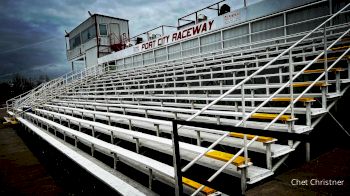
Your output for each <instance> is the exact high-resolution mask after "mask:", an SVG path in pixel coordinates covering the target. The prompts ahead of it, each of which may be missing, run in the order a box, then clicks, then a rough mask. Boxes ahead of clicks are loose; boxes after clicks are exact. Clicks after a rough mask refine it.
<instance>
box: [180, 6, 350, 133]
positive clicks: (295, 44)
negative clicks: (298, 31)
mask: <svg viewBox="0 0 350 196" xmlns="http://www.w3.org/2000/svg"><path fill="white" fill-rule="evenodd" d="M349 6H350V3H349V4H347V5H346V6H344V7H343V8H342V9H340V10H339V11H338V12H337V13H335V14H333V15H332V16H331V17H329V18H328V19H327V20H326V21H324V22H323V23H321V24H320V25H318V26H317V27H316V28H314V29H313V30H311V31H310V32H309V33H308V34H306V35H305V36H304V37H303V38H301V39H300V40H298V41H297V42H295V43H294V44H293V45H291V46H290V47H289V48H287V49H286V50H284V51H283V52H282V53H281V54H279V55H278V56H276V57H275V58H274V59H272V60H271V61H270V62H268V63H266V64H265V65H264V66H262V67H261V68H260V69H259V70H257V71H255V72H254V73H252V74H251V75H250V76H248V77H247V78H245V79H244V80H242V81H241V82H239V83H238V84H236V85H235V86H234V87H232V88H231V89H230V90H228V91H226V92H225V93H224V94H222V95H221V96H220V97H218V98H217V99H215V100H214V101H212V102H211V103H209V104H208V105H206V106H205V107H204V108H202V109H201V110H200V111H198V112H197V113H195V114H194V115H192V116H191V117H189V118H188V119H186V121H191V120H193V119H194V118H195V117H197V116H198V115H200V114H201V113H202V112H204V111H205V110H207V109H208V108H210V107H211V106H213V105H215V104H216V103H217V102H219V101H220V100H221V99H222V98H224V97H226V96H227V95H229V94H230V93H232V92H233V91H235V90H236V89H238V88H239V87H241V86H242V85H244V84H245V83H246V82H248V81H249V80H251V79H252V78H253V77H254V76H256V75H257V74H259V73H260V72H262V71H263V70H265V68H267V67H268V66H270V65H271V64H272V63H274V62H276V61H277V60H278V59H279V58H280V57H282V56H283V55H285V54H287V53H288V52H289V51H291V50H292V49H293V48H294V47H295V46H297V45H298V44H300V43H301V42H302V41H303V40H304V39H306V38H307V37H309V36H310V35H311V34H312V33H314V32H315V31H316V30H318V29H319V28H321V27H323V26H324V25H325V24H326V23H327V22H329V21H330V20H332V19H333V18H334V17H336V16H337V15H338V14H340V13H341V12H342V11H344V10H345V9H346V8H347V7H349ZM242 90H243V89H242ZM243 91H244V90H243ZM236 126H237V125H236ZM181 127H182V126H180V128H181Z"/></svg>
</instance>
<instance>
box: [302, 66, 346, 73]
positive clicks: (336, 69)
mask: <svg viewBox="0 0 350 196" xmlns="http://www.w3.org/2000/svg"><path fill="white" fill-rule="evenodd" d="M340 71H345V70H344V69H342V68H340V67H337V68H332V69H330V70H329V72H340ZM322 72H324V69H312V70H305V71H304V73H322Z"/></svg>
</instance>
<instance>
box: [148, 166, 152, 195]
mask: <svg viewBox="0 0 350 196" xmlns="http://www.w3.org/2000/svg"><path fill="white" fill-rule="evenodd" d="M148 171H149V178H148V188H149V189H151V190H152V182H153V171H152V169H151V168H149V169H148Z"/></svg>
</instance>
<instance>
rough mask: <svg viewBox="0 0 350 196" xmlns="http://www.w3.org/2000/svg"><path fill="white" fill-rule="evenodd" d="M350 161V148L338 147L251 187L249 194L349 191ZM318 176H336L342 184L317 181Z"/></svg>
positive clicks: (343, 192)
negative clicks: (319, 182)
mask: <svg viewBox="0 0 350 196" xmlns="http://www.w3.org/2000/svg"><path fill="white" fill-rule="evenodd" d="M349 165H350V149H340V148H335V149H333V150H332V151H330V152H328V153H325V154H323V155H321V156H319V157H318V158H316V159H314V160H312V161H310V162H309V163H306V164H304V165H303V166H301V167H299V168H296V169H293V170H290V171H288V172H285V173H283V174H281V175H279V176H276V177H274V178H273V179H272V180H271V181H269V182H266V183H264V184H261V185H259V186H257V187H254V188H253V189H250V190H249V191H248V192H247V195H248V196H255V195H259V196H260V195H262V196H264V195H266V196H271V195H274V196H277V195H291V196H292V195H293V196H295V195H350V168H349ZM297 180H300V181H297ZM316 180H319V181H322V180H335V181H337V182H339V184H338V185H315V183H316ZM292 184H294V185H292Z"/></svg>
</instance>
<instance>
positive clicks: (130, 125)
mask: <svg viewBox="0 0 350 196" xmlns="http://www.w3.org/2000/svg"><path fill="white" fill-rule="evenodd" d="M131 129H132V124H131V120H130V119H129V130H131Z"/></svg>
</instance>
